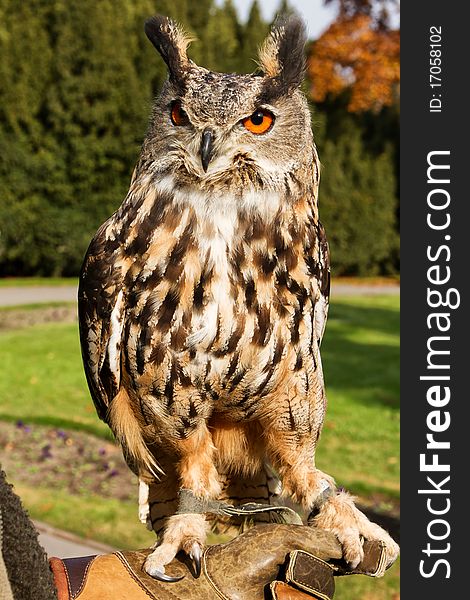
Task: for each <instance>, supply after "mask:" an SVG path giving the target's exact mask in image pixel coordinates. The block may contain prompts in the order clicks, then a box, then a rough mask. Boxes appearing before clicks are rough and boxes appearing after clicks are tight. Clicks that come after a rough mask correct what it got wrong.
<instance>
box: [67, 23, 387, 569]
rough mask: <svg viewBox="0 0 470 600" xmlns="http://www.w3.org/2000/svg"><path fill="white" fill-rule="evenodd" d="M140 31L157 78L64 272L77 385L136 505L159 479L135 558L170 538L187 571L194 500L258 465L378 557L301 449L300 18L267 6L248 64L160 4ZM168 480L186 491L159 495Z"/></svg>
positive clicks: (310, 272)
mask: <svg viewBox="0 0 470 600" xmlns="http://www.w3.org/2000/svg"><path fill="white" fill-rule="evenodd" d="M145 31H146V34H147V36H148V38H149V40H150V41H151V42H152V44H153V45H154V46H155V48H156V49H157V50H158V52H159V53H160V55H161V56H162V58H163V60H164V61H165V63H166V65H167V67H168V73H169V76H168V80H167V81H166V83H165V84H164V85H163V88H162V90H161V93H160V95H159V96H158V98H156V100H155V103H154V107H153V111H152V115H151V119H150V124H149V128H148V132H147V135H146V137H145V140H144V143H143V146H142V151H141V155H140V158H139V160H138V163H137V166H136V168H135V170H134V174H133V177H132V181H131V184H130V189H129V192H128V194H127V196H126V198H125V199H124V202H123V203H122V205H121V207H120V208H119V209H118V210H117V211H116V212H115V213H114V214H113V215H112V216H111V217H110V218H109V219H108V220H107V221H106V222H105V223H104V224H103V225H102V226H101V227H100V229H99V230H98V232H97V233H96V235H95V237H94V239H93V240H92V242H91V244H90V247H89V249H88V252H87V254H86V257H85V260H84V264H83V267H82V271H81V275H80V285H79V323H80V339H81V346H82V354H83V361H84V367H85V373H86V376H87V381H88V385H89V388H90V391H91V395H92V397H93V400H94V403H95V405H96V409H97V412H98V415H99V416H100V417H101V418H102V419H103V420H104V421H106V422H107V423H108V424H109V426H110V428H111V429H112V431H113V433H114V435H115V437H116V438H117V440H118V441H119V443H120V444H121V446H122V449H123V452H124V455H125V457H126V459H127V461H128V463H129V465H130V466H131V468H132V469H133V470H134V471H135V472H136V473H137V474H138V476H139V478H140V482H141V485H140V512H141V518H142V519H143V520H145V519H146V518H148V515H149V511H148V489H149V485H153V483H155V482H160V487H161V489H166V492H168V489H169V488H171V490H170V496H171V495H172V494H173V495H172V499H171V502H172V503H173V504H171V502H170V505H171V511H170V513H172V514H170V515H166V518H165V520H164V523H165V524H164V528H163V530H162V533H161V536H160V541H159V544H158V545H157V546H156V547H155V549H154V550H153V552H152V553H151V554H150V555H149V557H148V558H147V560H146V563H145V569H146V571H147V572H148V573H149V574H150V575H152V576H154V577H156V578H160V579H163V580H171V578H170V577H169V576H168V575H166V574H165V565H167V564H168V563H169V562H170V561H171V560H172V559H173V558H174V556H175V555H176V553H177V552H179V551H183V552H186V553H187V554H188V555H189V556H190V558H191V559H192V560H193V561H194V563H195V570H196V574H197V573H198V571H199V569H200V557H201V549H202V548H203V545H204V542H205V538H206V533H207V528H208V521H207V519H206V516H205V514H204V510H203V509H201V508H200V507H201V506H208V503H210V502H211V501H213V500H217V499H218V498H220V497H221V494H222V493H223V487H224V481H226V480H227V477H228V478H232V481H233V480H236V479H237V478H240V479H243V478H245V480H247V479H248V480H249V479H250V478H251V480H252V481H255V480H256V478H257V477H258V478H259V477H264V479H263V481H262V484H263V485H265V484H266V476H264V475H263V473H264V474H265V473H267V472H268V471H267V469H271V472H274V473H275V474H276V477H278V478H279V480H280V482H281V484H282V493H283V496H286V497H288V498H290V499H291V500H292V501H294V502H295V503H298V504H299V505H300V506H301V507H302V508H303V509H304V510H305V511H306V514H308V513H311V515H310V519H311V522H312V523H313V524H314V525H316V526H318V527H323V528H325V529H329V530H330V531H333V532H334V533H335V534H336V535H337V536H338V538H339V540H340V542H341V543H342V545H343V550H344V557H345V559H346V560H347V561H348V562H349V563H350V564H351V565H352V566H355V565H357V564H358V563H359V562H360V560H361V559H362V556H363V553H362V543H361V540H362V538H363V537H366V538H369V539H372V538H379V539H382V540H384V542H385V544H386V545H387V548H388V550H389V556H390V557H391V558H394V557H395V556H396V553H397V552H398V547H397V546H396V544H395V542H394V541H393V540H392V539H391V538H390V537H389V536H388V534H387V533H386V532H385V531H383V530H382V529H381V528H379V527H378V526H377V525H375V524H373V523H371V522H369V521H368V520H367V519H366V517H365V516H364V515H363V514H362V513H360V512H359V511H358V509H357V508H356V507H355V506H354V503H353V501H352V499H351V498H350V497H349V496H348V495H347V494H346V493H344V492H338V491H337V489H336V487H335V483H334V480H333V478H332V477H331V476H329V475H328V474H326V473H323V472H322V471H320V470H318V469H317V467H316V465H315V449H316V445H317V441H318V438H319V435H320V431H321V428H322V424H323V419H324V415H325V409H326V396H325V387H324V379H323V371H322V362H321V357H320V344H321V340H322V337H323V332H324V329H325V323H326V318H327V310H328V294H329V284H330V269H329V253H328V244H327V241H326V237H325V232H324V229H323V226H322V225H321V223H320V221H319V216H318V202H317V200H318V185H319V178H320V163H319V160H318V156H317V151H316V148H315V144H314V140H313V134H312V130H311V125H310V122H311V118H310V113H309V108H308V104H307V101H306V98H305V97H304V95H303V93H302V91H301V89H300V86H301V83H302V81H303V77H304V70H305V58H304V46H305V42H306V34H305V27H304V25H303V23H302V21H301V20H300V18H299V17H297V16H293V17H290V18H289V19H288V20H285V21H283V22H278V24H277V25H276V26H274V28H273V30H272V31H271V33H270V35H269V36H268V38H267V40H266V41H265V43H264V44H263V46H262V47H261V48H260V52H259V57H258V58H259V69H258V70H257V72H255V73H254V74H249V75H235V74H225V73H215V72H212V71H209V70H207V69H205V68H203V67H200V66H198V65H196V64H195V63H194V62H193V61H191V60H190V59H189V58H188V55H187V48H188V45H189V43H190V39H189V38H188V37H187V36H186V35H185V33H184V32H183V31H182V29H181V28H180V27H179V26H177V24H175V23H174V22H173V21H171V20H170V19H168V18H166V17H162V16H155V17H153V18H151V19H149V20H148V21H147V22H146V25H145ZM260 485H261V484H260ZM165 486H166V487H165ZM157 489H158V486H157ZM182 490H184V492H185V493H186V495H185V498H186V497H187V494H188V493H189V496H190V498H192V500H193V501H192V502H190V503H189V508H188V503H187V502H186V503H185V507H182V506H181V503H179V504H178V501H177V500H175V498H176V499H177V498H178V494H179V493H180V494H181V491H182ZM165 501H166V500H165V499H163V502H165ZM191 507H192V508H191ZM197 507H199V508H197ZM312 511H313V512H312ZM154 528H155V527H154Z"/></svg>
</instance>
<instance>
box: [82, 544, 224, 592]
mask: <svg viewBox="0 0 470 600" xmlns="http://www.w3.org/2000/svg"><path fill="white" fill-rule="evenodd" d="M150 552H151V550H142V551H138V552H116V557H117V558H118V559H119V560H120V561H121V563H122V565H123V566H124V567H125V568H126V569H127V571H128V573H129V574H130V575H131V577H132V579H134V580H135V581H138V582H139V585H140V586H141V587H142V589H144V590H145V591H146V592H147V594H148V595H149V596H150V597H151V598H153V599H155V600H189V599H191V598H198V599H199V598H201V599H202V598H207V600H219V596H218V595H217V594H216V593H215V591H214V589H213V587H212V586H211V584H210V583H209V581H208V580H207V579H206V578H205V577H203V576H202V575H201V577H199V578H198V579H195V578H194V577H193V576H192V575H191V572H190V565H189V564H187V562H186V561H185V560H180V556H179V555H178V557H177V558H176V559H175V560H173V561H172V562H171V563H170V564H169V565H167V566H166V567H165V573H166V574H167V575H170V576H171V577H179V576H181V575H183V576H184V579H182V580H181V581H175V582H173V583H165V582H162V581H158V580H157V579H154V578H153V577H150V575H148V574H147V573H146V572H145V571H144V570H143V564H144V562H145V559H146V558H147V556H148V555H149V554H150ZM139 599H140V596H139ZM79 600H88V598H83V599H82V598H80V599H79ZM90 600H91V599H90ZM136 600H137V599H136Z"/></svg>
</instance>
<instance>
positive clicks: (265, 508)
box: [176, 488, 303, 525]
mask: <svg viewBox="0 0 470 600" xmlns="http://www.w3.org/2000/svg"><path fill="white" fill-rule="evenodd" d="M178 496H179V498H178V500H179V502H178V510H177V512H176V514H179V515H182V514H204V513H210V514H213V515H217V516H219V517H246V518H248V517H255V516H257V515H260V514H268V515H269V516H270V518H271V520H272V521H273V522H274V523H283V524H286V525H302V524H303V523H302V519H301V518H300V516H299V515H298V514H297V513H296V512H295V511H294V510H292V509H291V508H289V507H287V506H272V505H271V504H262V503H257V502H248V503H246V504H241V505H239V506H233V505H232V504H228V503H227V502H221V501H220V500H207V499H204V498H197V497H196V496H195V495H194V494H193V493H192V491H191V490H188V489H184V488H183V489H181V490H180V491H179V494H178Z"/></svg>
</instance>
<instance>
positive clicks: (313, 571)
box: [285, 550, 335, 600]
mask: <svg viewBox="0 0 470 600" xmlns="http://www.w3.org/2000/svg"><path fill="white" fill-rule="evenodd" d="M334 573H335V569H334V568H333V567H332V566H331V565H330V564H328V563H327V562H325V561H324V560H322V559H321V558H319V557H318V556H314V555H313V554H310V553H309V552H305V551H303V550H294V552H291V554H290V556H289V564H288V566H287V570H286V577H285V579H286V581H287V583H291V584H293V585H295V586H296V587H298V588H300V589H301V590H303V591H305V592H308V593H309V594H311V595H313V596H314V597H315V598H320V599H321V600H331V598H333V595H334V593H335V580H334V577H333V576H334Z"/></svg>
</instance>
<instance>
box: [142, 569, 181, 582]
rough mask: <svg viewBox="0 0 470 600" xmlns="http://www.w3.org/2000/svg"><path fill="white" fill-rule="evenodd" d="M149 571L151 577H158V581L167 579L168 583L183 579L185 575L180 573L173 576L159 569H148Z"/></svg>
mask: <svg viewBox="0 0 470 600" xmlns="http://www.w3.org/2000/svg"><path fill="white" fill-rule="evenodd" d="M147 573H148V574H149V575H150V577H153V578H154V579H158V581H165V582H167V583H175V582H176V581H181V580H182V579H184V575H180V576H179V577H171V576H170V575H166V574H165V573H163V571H159V570H158V569H152V570H148V571H147Z"/></svg>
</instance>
